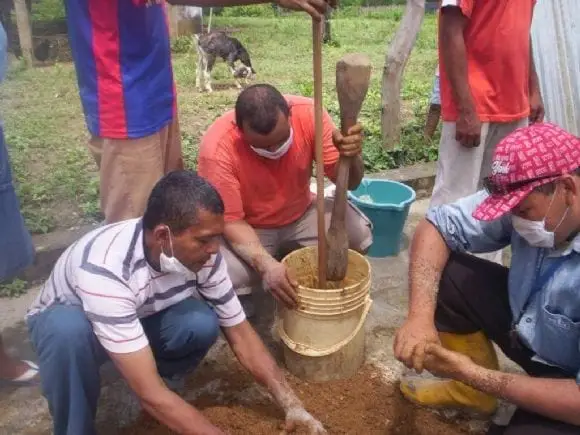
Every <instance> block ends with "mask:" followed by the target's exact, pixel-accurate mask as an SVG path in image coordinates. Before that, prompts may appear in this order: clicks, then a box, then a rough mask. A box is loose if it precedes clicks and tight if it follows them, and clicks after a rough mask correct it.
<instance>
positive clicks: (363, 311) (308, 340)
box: [277, 247, 372, 381]
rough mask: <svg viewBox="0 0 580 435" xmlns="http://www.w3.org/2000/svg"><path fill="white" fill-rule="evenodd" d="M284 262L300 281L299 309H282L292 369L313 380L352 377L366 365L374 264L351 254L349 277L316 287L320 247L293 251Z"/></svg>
mask: <svg viewBox="0 0 580 435" xmlns="http://www.w3.org/2000/svg"><path fill="white" fill-rule="evenodd" d="M282 262H283V263H284V264H285V265H286V267H288V269H289V270H290V271H291V273H293V274H294V277H295V278H296V281H297V282H298V288H297V289H296V292H297V295H298V301H299V306H298V308H297V309H295V310H288V309H286V308H284V307H280V308H279V310H278V320H277V326H278V333H279V335H280V338H281V339H282V342H283V344H284V356H285V360H286V366H287V367H288V370H290V371H291V372H292V373H293V374H294V375H296V376H299V377H301V378H302V379H306V380H310V381H326V380H331V379H342V378H346V377H349V376H352V375H353V374H355V373H356V371H357V370H358V369H359V368H360V365H361V364H362V363H363V362H364V348H365V339H364V338H365V335H364V323H365V320H366V317H367V314H368V312H369V310H370V307H371V304H372V301H371V299H370V287H371V267H370V263H369V262H368V260H367V259H366V258H365V257H364V256H363V255H361V254H359V253H357V252H356V251H352V250H349V252H348V268H347V274H346V277H345V279H344V280H343V281H342V282H338V283H330V284H331V287H332V288H329V289H317V288H316V277H317V276H318V271H317V265H318V259H317V249H316V247H308V248H303V249H299V250H297V251H294V252H292V253H290V254H289V255H287V256H286V257H285V258H284V259H283V260H282Z"/></svg>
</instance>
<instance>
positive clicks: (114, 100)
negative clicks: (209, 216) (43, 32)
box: [65, 0, 327, 223]
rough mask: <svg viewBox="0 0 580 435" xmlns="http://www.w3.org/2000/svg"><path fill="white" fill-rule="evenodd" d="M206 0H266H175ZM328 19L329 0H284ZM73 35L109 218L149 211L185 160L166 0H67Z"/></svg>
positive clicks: (207, 3) (208, 2)
mask: <svg viewBox="0 0 580 435" xmlns="http://www.w3.org/2000/svg"><path fill="white" fill-rule="evenodd" d="M170 3H173V4H180V5H191V6H201V7H216V6H237V5H243V4H251V3H266V1H265V0H174V1H170ZM276 3H278V4H279V5H280V6H282V7H286V8H289V9H295V10H304V11H306V12H308V13H309V14H310V15H312V16H313V17H315V18H318V19H320V18H321V16H323V14H324V11H325V9H326V5H327V1H326V0H276ZM65 5H66V12H67V20H68V32H69V41H70V46H71V50H72V56H73V60H74V63H75V67H76V73H77V81H78V85H79V93H80V97H81V102H82V106H83V111H84V115H85V121H86V124H87V128H88V130H89V132H90V134H91V139H90V142H89V149H90V150H91V152H92V154H93V156H94V158H95V161H96V162H97V165H98V167H99V171H100V183H101V209H102V211H103V213H104V215H105V221H106V222H107V223H112V222H117V221H121V220H124V219H130V218H134V217H138V216H140V215H142V214H143V212H144V210H145V205H146V201H147V198H148V196H149V193H150V192H151V189H152V187H153V185H154V184H155V183H156V182H157V181H158V180H159V179H160V178H161V177H162V176H163V174H165V173H167V172H170V171H172V170H175V169H181V168H183V160H182V155H181V141H180V133H179V124H178V118H177V107H176V95H175V83H174V80H173V71H172V68H171V49H170V40H169V29H168V21H167V15H166V10H165V4H164V2H162V1H147V0H107V1H101V0H66V2H65Z"/></svg>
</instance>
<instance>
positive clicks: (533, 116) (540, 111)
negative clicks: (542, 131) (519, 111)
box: [530, 89, 544, 124]
mask: <svg viewBox="0 0 580 435" xmlns="http://www.w3.org/2000/svg"><path fill="white" fill-rule="evenodd" d="M543 121H544V101H543V100H542V95H541V94H540V90H539V89H535V90H532V91H531V92H530V124H535V123H537V122H543Z"/></svg>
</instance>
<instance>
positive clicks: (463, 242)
mask: <svg viewBox="0 0 580 435" xmlns="http://www.w3.org/2000/svg"><path fill="white" fill-rule="evenodd" d="M484 185H485V187H486V189H485V190H482V191H480V192H478V193H476V194H474V195H471V196H468V197H465V198H462V199H460V200H458V201H457V202H455V203H452V204H447V205H441V206H435V207H433V208H431V209H430V210H429V212H428V213H427V216H426V218H425V220H424V221H423V222H421V223H420V224H419V226H418V227H417V231H416V233H415V236H414V239H413V243H412V246H411V254H410V266H409V267H410V272H409V284H410V303H409V315H408V318H407V320H406V321H405V323H404V324H403V326H402V327H401V329H400V330H399V331H398V332H397V335H396V337H395V343H394V351H395V356H396V357H397V359H399V360H400V361H402V362H403V363H404V364H405V365H406V366H407V367H408V368H410V369H415V371H416V372H418V373H419V374H420V373H421V372H422V370H423V368H425V369H426V370H428V371H429V372H431V373H432V374H434V375H436V376H440V378H427V377H423V376H419V375H418V374H409V375H406V376H405V377H404V378H403V379H402V381H401V391H402V392H403V394H404V395H405V397H407V398H408V399H409V400H412V401H413V402H415V403H418V404H422V405H427V406H434V407H443V408H446V407H450V408H458V409H463V410H468V411H470V412H471V413H474V412H475V413H476V414H478V415H484V416H490V415H492V414H493V413H494V412H495V411H496V408H497V399H498V398H502V399H504V400H506V401H508V402H511V403H513V404H515V405H516V406H517V408H518V409H517V411H516V413H515V414H514V416H513V417H512V419H511V421H510V422H509V424H508V426H507V427H500V426H495V425H493V426H492V427H491V428H490V430H489V432H488V433H490V434H506V435H507V434H509V435H515V434H524V433H526V434H532V433H533V434H534V435H538V434H546V435H547V434H578V433H580V390H579V387H578V384H580V290H579V289H580V139H579V138H577V137H574V136H572V135H571V134H569V133H567V132H565V131H564V130H562V129H561V128H559V127H557V126H555V125H552V124H548V123H544V124H534V125H532V126H529V127H525V128H520V129H518V130H516V131H514V132H513V133H511V134H510V135H508V136H507V137H506V138H505V139H503V140H502V141H501V142H500V143H499V144H498V146H497V148H496V150H495V153H494V158H493V163H492V170H491V175H490V176H489V177H488V178H486V179H485V183H484ZM508 245H509V246H511V250H512V262H511V267H510V268H509V269H508V268H506V267H503V266H501V265H498V264H496V263H492V262H490V261H486V260H484V259H481V258H478V257H475V256H473V255H468V253H485V252H492V251H494V250H497V249H503V248H505V247H507V246H508ZM492 342H494V343H495V344H496V345H497V346H499V347H500V348H501V350H502V351H503V352H504V354H505V355H506V356H507V357H508V358H510V359H511V360H513V361H515V362H516V363H517V364H518V365H520V366H521V367H522V368H523V369H524V370H525V372H526V374H515V373H502V372H501V371H500V370H499V365H498V360H497V356H496V354H495V350H494V347H493V345H492Z"/></svg>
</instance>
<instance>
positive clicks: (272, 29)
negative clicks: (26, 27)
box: [0, 6, 437, 232]
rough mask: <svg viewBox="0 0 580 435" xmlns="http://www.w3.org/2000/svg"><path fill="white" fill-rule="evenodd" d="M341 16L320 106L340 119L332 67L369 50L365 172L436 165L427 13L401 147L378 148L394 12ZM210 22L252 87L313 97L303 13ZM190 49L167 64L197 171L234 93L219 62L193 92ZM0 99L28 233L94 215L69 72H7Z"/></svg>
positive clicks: (409, 74) (92, 180)
mask: <svg viewBox="0 0 580 435" xmlns="http://www.w3.org/2000/svg"><path fill="white" fill-rule="evenodd" d="M258 8H260V7H258ZM261 8H262V9H263V10H262V12H261V13H264V14H268V13H272V14H273V12H272V9H271V8H270V7H269V6H262V7H261ZM267 8H270V10H269V12H266V9H267ZM347 12H348V11H347V10H343V11H339V12H338V13H337V16H336V18H335V19H334V20H333V37H334V39H335V42H334V43H333V44H332V45H330V46H325V48H324V52H323V68H324V103H325V107H326V109H327V110H329V112H330V113H331V114H332V115H333V117H334V118H335V120H338V119H337V115H338V103H337V99H336V92H335V89H334V75H335V71H334V68H335V63H336V61H337V60H338V59H339V58H340V57H341V56H342V55H343V54H345V53H347V52H353V51H359V52H364V53H367V54H368V55H369V56H370V58H371V60H372V64H373V75H372V84H371V87H370V89H369V92H368V96H367V99H366V101H365V104H364V106H363V109H362V113H361V122H362V123H363V124H364V127H365V146H364V147H365V149H364V157H365V164H366V167H367V170H368V171H380V170H384V169H389V168H393V167H398V166H403V165H407V164H411V163H415V162H420V161H430V160H434V159H435V158H436V155H437V154H436V147H435V143H436V142H434V143H425V141H424V139H423V137H422V128H423V123H424V114H425V111H426V107H427V104H428V98H429V95H430V91H431V86H432V81H433V73H434V69H435V64H436V40H435V33H436V29H435V25H436V24H435V20H434V17H433V16H428V17H426V19H425V22H424V25H423V28H422V31H421V34H420V35H419V38H418V41H417V44H416V46H415V49H414V51H413V54H412V57H411V59H410V62H409V64H408V66H407V71H406V74H405V80H404V89H403V100H404V101H403V114H402V115H403V119H404V122H403V132H402V133H403V134H402V137H401V143H400V144H399V145H398V146H397V147H396V148H395V149H394V150H391V151H389V152H386V151H385V150H384V149H383V147H382V146H381V139H380V99H381V93H380V81H381V74H382V68H383V63H384V57H385V51H386V47H387V43H388V42H389V41H390V40H391V38H392V36H393V34H394V32H395V31H396V28H397V25H398V22H399V21H400V19H401V16H402V9H401V8H391V9H388V10H381V11H374V12H371V13H368V14H365V15H361V16H354V17H353V16H348V15H349V13H347ZM248 14H250V13H248ZM43 15H49V14H48V12H47V13H45V14H43ZM345 15H346V16H345ZM351 15H352V11H351ZM212 26H213V27H214V28H216V27H231V28H235V29H238V31H236V32H235V33H234V36H236V37H237V38H239V39H240V40H241V41H242V42H243V43H244V45H245V46H246V47H247V48H248V50H249V52H250V54H251V56H252V62H253V64H254V67H255V69H256V70H257V74H258V75H257V82H267V83H271V84H274V85H275V86H277V87H278V88H279V89H280V90H281V91H282V92H288V93H296V94H302V95H307V96H311V95H312V90H313V86H312V55H311V53H312V47H311V24H310V20H309V19H308V18H307V17H306V16H304V15H301V14H290V15H288V16H284V17H270V18H269V17H259V18H256V17H223V16H217V17H214V20H213V24H212ZM188 46H189V42H188V40H178V41H176V42H175V44H174V49H175V50H176V52H175V53H174V57H173V64H174V72H175V78H176V82H177V89H178V103H179V116H180V125H181V129H182V136H183V150H184V154H185V159H186V162H187V164H188V166H189V167H195V164H196V156H197V143H198V141H199V138H200V137H201V135H202V134H203V132H204V131H205V130H206V128H207V127H208V126H209V124H210V123H211V122H212V121H214V120H215V119H216V118H217V117H218V116H220V115H221V114H222V113H224V112H225V111H226V110H229V109H231V108H232V107H233V105H234V102H235V99H236V96H237V90H236V89H235V87H234V83H233V81H232V79H231V77H230V73H229V71H228V69H227V68H226V66H225V64H223V63H218V64H217V65H216V68H215V70H214V71H215V74H214V85H222V86H214V88H216V91H215V92H214V93H212V94H207V93H203V94H200V93H198V92H197V91H196V90H195V88H194V86H195V67H196V55H195V51H194V50H187V48H188ZM224 87H225V88H224ZM218 88H219V89H218ZM0 98H1V101H2V116H3V117H4V119H5V131H6V134H7V142H8V145H9V152H10V156H11V159H12V165H13V170H14V177H15V180H16V182H17V190H18V194H19V197H20V200H21V206H22V210H23V213H24V215H25V218H26V222H27V224H28V226H29V228H30V229H31V230H32V231H33V232H47V231H51V230H53V229H55V228H57V227H65V226H70V225H75V224H79V223H83V222H86V221H87V220H91V219H93V220H94V219H99V218H100V216H99V204H98V173H97V168H96V166H95V164H94V162H93V160H92V158H91V156H90V155H89V152H88V150H87V147H86V142H87V140H88V133H87V131H86V127H85V124H84V119H83V115H82V110H81V105H80V100H79V97H78V89H77V85H76V77H75V72H74V69H73V66H72V65H71V64H57V65H55V66H51V67H42V68H36V69H33V70H23V69H21V68H15V69H13V70H12V71H11V73H10V75H9V78H8V80H7V81H6V82H5V84H4V85H3V86H2V88H1V91H0Z"/></svg>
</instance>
